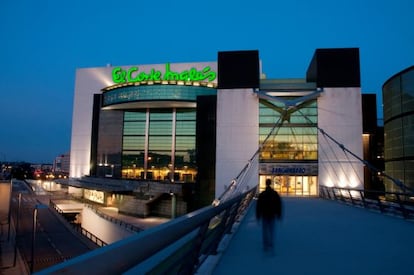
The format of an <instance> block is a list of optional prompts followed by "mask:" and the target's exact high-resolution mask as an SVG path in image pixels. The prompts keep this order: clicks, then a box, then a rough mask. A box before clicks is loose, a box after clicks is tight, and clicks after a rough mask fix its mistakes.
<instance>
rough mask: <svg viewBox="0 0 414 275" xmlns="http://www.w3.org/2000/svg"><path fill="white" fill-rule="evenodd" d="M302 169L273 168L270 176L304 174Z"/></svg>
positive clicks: (304, 170)
mask: <svg viewBox="0 0 414 275" xmlns="http://www.w3.org/2000/svg"><path fill="white" fill-rule="evenodd" d="M305 172H306V169H305V168H303V167H273V168H272V174H305Z"/></svg>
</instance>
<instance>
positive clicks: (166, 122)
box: [122, 108, 197, 182]
mask: <svg viewBox="0 0 414 275" xmlns="http://www.w3.org/2000/svg"><path fill="white" fill-rule="evenodd" d="M195 119H196V110H195V109H194V108H186V109H177V108H162V109H155V108H154V109H144V110H134V111H126V112H125V113H124V131H123V146H122V160H123V161H122V177H123V178H135V179H147V180H169V181H182V182H193V181H194V180H195V175H196V173H197V169H196V164H195V131H196V130H195V125H196V123H195Z"/></svg>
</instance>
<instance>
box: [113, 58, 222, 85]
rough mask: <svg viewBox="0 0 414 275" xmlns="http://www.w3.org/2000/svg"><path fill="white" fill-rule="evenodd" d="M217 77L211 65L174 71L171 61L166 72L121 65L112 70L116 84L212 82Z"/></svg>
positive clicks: (166, 65) (167, 64) (166, 66)
mask: <svg viewBox="0 0 414 275" xmlns="http://www.w3.org/2000/svg"><path fill="white" fill-rule="evenodd" d="M216 77H217V73H216V72H214V71H212V70H211V68H210V66H206V67H204V68H202V69H201V70H197V69H196V68H191V69H189V70H183V71H181V72H175V71H172V70H171V68H170V63H166V64H165V71H164V73H163V72H161V71H159V70H155V69H154V68H152V69H151V70H150V71H149V72H144V71H139V68H138V67H131V68H129V69H127V70H124V69H122V68H121V67H115V68H114V69H113V70H112V80H113V81H114V82H115V83H116V84H122V83H127V82H132V83H134V82H142V81H195V82H211V81H214V80H215V79H216Z"/></svg>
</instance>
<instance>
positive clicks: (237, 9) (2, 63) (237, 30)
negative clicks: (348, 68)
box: [0, 0, 414, 163]
mask: <svg viewBox="0 0 414 275" xmlns="http://www.w3.org/2000/svg"><path fill="white" fill-rule="evenodd" d="M413 11H414V1H412V0H394V1H388V0H375V1H374V0H362V1H361V0H347V1H325V0H314V1H309V0H296V1H293V0H292V1H270V0H266V1H264V0H256V1H245V0H237V1H235V0H230V1H224V0H220V1H218V0H210V1H194V0H192V1H187V0H182V1H163V0H161V1H129V0H125V1H104V0H99V1H97V0H92V1H88V0H83V1H78V0H72V1H57V0H50V1H45V0H38V1H32V0H24V1H19V0H13V1H11V0H2V1H0V33H1V43H0V93H1V98H0V102H1V109H0V116H1V118H2V120H1V124H0V161H28V162H33V163H52V162H53V159H54V158H55V157H56V156H57V155H59V154H63V153H65V152H68V151H69V150H70V138H71V123H72V109H73V93H74V82H75V71H76V69H77V68H85V67H99V66H106V65H107V64H112V65H135V64H158V63H166V62H172V63H173V62H203V61H215V60H217V52H218V51H229V50H259V56H260V59H261V60H262V64H263V72H264V73H265V74H266V75H267V77H268V78H304V77H305V75H306V70H307V68H308V65H309V63H310V61H311V58H312V56H313V54H314V51H315V49H317V48H344V47H358V48H360V62H361V81H362V91H363V93H376V94H377V100H378V106H379V108H380V107H381V104H382V95H381V88H382V85H383V84H384V82H385V81H386V80H387V79H388V78H390V77H391V76H392V75H394V74H395V73H397V72H399V71H401V70H403V69H405V68H407V67H409V66H412V65H414V23H413ZM378 114H379V117H380V118H382V110H381V109H379V110H378Z"/></svg>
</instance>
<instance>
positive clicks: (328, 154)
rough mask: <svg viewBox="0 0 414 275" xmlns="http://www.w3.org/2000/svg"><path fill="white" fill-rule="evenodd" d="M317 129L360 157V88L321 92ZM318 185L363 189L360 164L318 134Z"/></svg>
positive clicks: (329, 89) (326, 89) (361, 150)
mask: <svg viewBox="0 0 414 275" xmlns="http://www.w3.org/2000/svg"><path fill="white" fill-rule="evenodd" d="M318 126H319V128H321V129H323V130H324V131H325V132H326V133H327V134H329V135H330V136H332V137H333V138H334V139H336V140H337V141H338V142H339V143H341V144H343V145H344V147H345V148H347V149H348V150H350V151H351V152H353V153H354V154H356V155H357V156H359V157H360V158H362V157H363V147H362V105H361V88H358V87H357V88H324V92H323V93H322V94H321V96H319V97H318ZM318 142H319V146H318V155H319V156H318V161H319V185H325V186H337V187H350V188H360V189H363V187H364V182H363V181H364V174H363V165H362V163H361V162H360V161H358V160H357V159H355V158H354V157H352V156H351V155H349V154H344V152H343V150H342V149H341V148H340V147H339V146H337V145H336V144H334V143H332V142H331V141H328V140H327V138H325V137H324V136H323V135H322V134H321V133H318Z"/></svg>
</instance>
